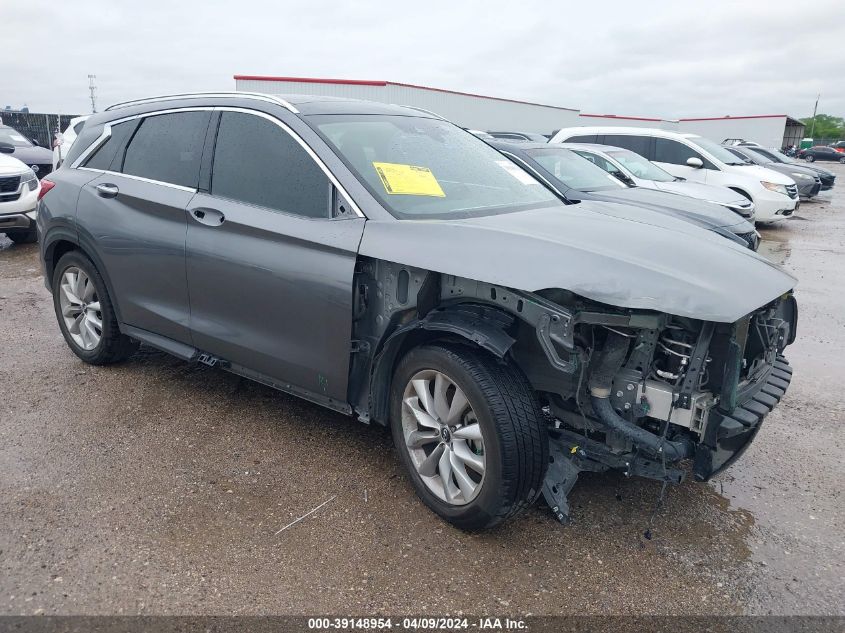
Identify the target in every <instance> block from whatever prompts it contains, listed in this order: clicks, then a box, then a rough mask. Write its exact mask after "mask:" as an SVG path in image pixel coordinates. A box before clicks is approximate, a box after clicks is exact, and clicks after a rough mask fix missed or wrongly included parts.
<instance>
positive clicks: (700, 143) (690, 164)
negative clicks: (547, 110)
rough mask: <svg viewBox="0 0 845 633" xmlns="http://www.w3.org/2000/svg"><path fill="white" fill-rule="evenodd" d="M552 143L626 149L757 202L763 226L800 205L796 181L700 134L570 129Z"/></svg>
mask: <svg viewBox="0 0 845 633" xmlns="http://www.w3.org/2000/svg"><path fill="white" fill-rule="evenodd" d="M551 142H552V143H565V142H568V143H599V144H601V145H613V146H614V147H624V148H625V149H629V150H631V151H632V152H635V153H637V154H639V155H640V156H644V157H645V158H647V159H648V160H650V161H652V162H654V163H657V165H658V166H660V167H662V168H663V169H665V170H666V171H668V172H669V173H670V174H672V175H673V176H679V177H681V178H686V179H687V180H690V181H692V182H702V183H706V184H708V185H720V186H723V187H728V188H730V189H733V190H734V191H737V192H739V193H741V194H742V195H744V196H745V197H746V198H748V199H749V200H751V201H752V202H753V203H754V209H755V219H756V221H757V222H778V221H782V220H785V219H786V218H788V217H789V216H791V215H792V213H793V212H794V211H795V208H796V206H797V204H798V187H797V186H796V184H795V181H794V180H792V179H791V178H787V177H786V176H784V175H783V174H779V173H777V172H775V171H772V170H770V169H765V168H763V167H758V166H756V165H748V164H747V163H745V162H744V161H742V160H740V159H739V158H737V157H736V156H734V155H733V154H731V153H730V152H729V151H728V150H727V149H725V148H724V147H722V146H721V145H719V144H717V143H714V142H713V141H709V140H707V139H706V138H703V137H701V136H697V135H695V134H678V133H677V132H669V131H667V130H659V129H649V128H628V127H608V126H606V127H572V128H564V129H562V130H560V131H559V132H558V133H557V134H555V135H554V137H552V140H551Z"/></svg>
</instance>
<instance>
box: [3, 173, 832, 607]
mask: <svg viewBox="0 0 845 633" xmlns="http://www.w3.org/2000/svg"><path fill="white" fill-rule="evenodd" d="M833 169H834V170H837V171H838V172H839V173H840V175H839V180H841V181H842V182H841V183H840V184H839V185H838V187H837V189H838V191H836V193H835V194H834V195H833V196H832V198H831V199H829V200H828V201H827V202H815V203H806V204H804V205H802V207H801V209H800V211H799V214H798V216H797V217H795V218H794V219H792V220H790V221H789V222H788V223H787V224H786V226H782V227H777V228H773V229H768V230H763V231H762V233H763V237H764V240H765V241H764V242H763V246H762V248H761V250H763V251H764V252H765V253H766V254H767V255H768V256H770V257H772V258H773V259H775V260H776V261H778V262H780V263H782V264H784V265H785V266H786V267H787V268H788V269H789V270H791V271H792V272H793V273H794V274H795V275H797V276H798V277H799V279H800V285H799V302H800V307H801V314H800V322H799V339H798V342H797V343H796V344H795V345H794V346H793V347H792V348H791V349H790V353H789V358H790V360H791V362H792V364H793V367H794V368H795V378H794V380H793V383H792V387H791V389H790V391H789V392H788V394H787V396H786V398H785V399H784V400H783V402H782V403H781V404H780V407H779V408H778V409H776V410H775V411H774V412H773V413H772V414H771V415H770V416H769V417H768V418H767V420H766V422H765V424H764V426H763V428H762V430H761V432H760V433H759V435H758V437H757V439H756V441H755V443H754V444H753V445H752V447H751V448H750V449H749V451H748V452H747V453H746V455H745V457H744V458H743V459H742V460H741V461H740V462H738V463H737V464H735V465H734V466H733V467H732V468H731V469H730V470H729V471H728V472H727V473H725V474H723V475H722V476H721V477H720V478H719V479H718V480H717V481H715V482H713V483H712V484H710V485H701V484H695V483H692V482H689V483H685V484H683V485H681V486H677V487H673V488H671V489H670V490H669V494H668V497H667V498H666V500H665V502H664V504H663V506H662V507H661V508H660V509H659V511H658V512H657V513H656V515H655V516H654V517H653V521H652V522H651V537H652V538H651V539H646V538H645V537H644V531H645V530H646V529H647V528H648V527H649V524H650V520H651V517H652V513H653V511H654V509H655V502H656V500H657V496H658V492H659V489H660V486H659V484H656V483H654V482H648V481H643V480H628V479H625V478H624V477H622V476H619V475H617V474H612V473H611V474H604V475H592V476H591V475H589V474H587V475H583V476H582V478H581V480H580V481H579V483H578V485H577V486H576V488H575V490H574V491H573V493H572V497H571V499H572V503H573V507H574V517H575V520H574V522H573V523H572V524H571V525H568V526H560V525H558V524H557V523H556V522H555V521H553V520H552V518H551V516H550V515H549V513H548V512H547V511H546V510H544V509H543V508H541V507H536V508H534V509H533V510H531V511H530V512H528V513H526V514H525V515H523V516H521V517H519V518H517V519H515V520H513V521H511V522H510V523H509V524H507V525H505V526H503V527H502V528H500V529H497V530H495V531H492V532H489V533H485V534H465V533H462V532H460V531H458V530H455V529H453V528H451V527H450V526H449V525H447V524H445V523H443V522H441V521H440V520H438V519H437V518H436V517H435V516H434V515H433V514H431V513H430V512H428V511H427V510H426V509H425V507H424V506H423V505H422V504H421V503H420V502H419V501H417V498H416V497H415V495H414V492H413V490H412V488H411V486H410V484H409V483H408V481H407V480H406V479H405V477H404V476H403V474H402V472H401V470H400V465H399V462H398V460H397V459H396V457H395V456H394V454H393V450H392V443H391V440H390V436H389V434H388V433H387V432H386V431H385V430H383V429H381V428H370V427H367V426H364V425H361V424H359V423H357V422H355V421H353V420H351V419H347V418H345V417H343V416H341V415H338V414H335V413H332V412H327V411H325V410H323V409H320V408H319V407H317V406H315V405H311V404H309V403H306V402H303V401H300V400H297V399H295V398H293V397H289V396H286V395H284V394H281V393H277V392H274V391H272V390H270V389H268V388H265V387H262V386H260V385H257V384H254V383H250V382H248V381H246V380H243V379H240V378H238V377H235V376H232V375H230V374H227V373H225V372H222V371H219V370H215V369H208V368H202V367H194V366H190V365H187V364H185V363H182V362H180V361H177V360H175V359H172V358H169V357H167V356H165V355H164V354H161V353H158V352H156V351H153V350H149V349H143V350H142V352H141V353H139V355H138V356H137V357H135V358H134V359H132V360H131V361H129V362H127V363H125V364H122V365H120V366H115V367H108V368H97V367H89V366H86V365H84V364H83V363H81V362H80V361H79V360H77V358H76V357H75V356H74V355H73V354H71V352H70V351H69V350H68V349H67V347H66V346H65V343H64V341H63V339H62V337H61V335H60V334H59V330H58V327H57V325H56V323H55V318H54V315H53V311H52V305H51V300H50V296H49V294H48V293H47V291H46V290H45V289H44V286H43V283H42V279H41V275H40V271H39V266H38V259H37V249H36V247H35V246H23V247H21V246H14V245H11V243H9V242H8V241H7V240H5V238H4V237H0V322H2V323H3V327H4V338H3V344H2V346H0V380H2V385H3V393H4V396H5V397H3V398H2V401H1V402H0V613H3V614H33V613H46V614H52V613H61V614H71V613H72V614H80V613H85V614H138V613H141V614H153V613H155V614H165V613H166V614H177V613H179V614H184V613H197V614H200V613H201V614H246V613H249V614H268V613H279V614H314V613H323V614H361V615H369V614H375V613H384V614H401V613H415V614H424V613H425V614H446V613H450V614H458V613H465V614H492V613H496V614H521V615H525V614H536V615H539V614H562V613H565V614H573V613H594V614H606V613H614V614H679V613H684V614H731V613H737V614H739V613H755V614H761V613H778V614H781V613H786V614H793V613H800V614H842V613H845V607H843V604H845V602H843V600H842V586H843V580H845V562H844V561H845V542H843V540H844V539H845V536H843V535H845V529H844V528H845V525H843V523H845V521H843V518H845V503H843V500H842V493H841V488H842V482H843V481H845V472H843V465H842V455H843V448H845V446H843V444H845V441H843V437H845V433H843V421H845V396H843V395H842V393H843V391H842V378H843V377H844V376H845V359H843V351H845V276H843V272H842V271H843V269H845V169H843V168H841V167H839V166H834V167H833ZM328 499H332V500H331V501H330V502H329V503H327V504H326V505H325V506H323V507H322V508H321V509H320V510H318V511H316V512H314V513H313V514H311V515H310V516H308V517H307V518H305V519H304V520H302V521H300V522H298V523H296V524H295V525H293V526H291V527H289V528H288V529H286V530H284V531H282V532H280V533H277V532H278V530H280V529H281V528H283V527H284V526H286V525H287V524H289V523H290V522H291V521H293V520H294V519H296V518H297V517H300V516H302V515H303V514H305V513H306V512H308V511H309V510H311V509H313V508H315V507H316V506H318V505H319V504H321V503H323V502H325V501H326V500H328Z"/></svg>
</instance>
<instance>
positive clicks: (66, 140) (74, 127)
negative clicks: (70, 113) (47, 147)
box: [53, 114, 91, 171]
mask: <svg viewBox="0 0 845 633" xmlns="http://www.w3.org/2000/svg"><path fill="white" fill-rule="evenodd" d="M90 116H91V115H90V114H86V115H85V116H78V117H75V118H73V119H71V120H70V123H68V126H67V128H65V131H64V132H62V133H61V134H59V135H58V136H57V137H56V142H55V143H54V147H53V171H56V170H57V169H58V168H59V166H61V164H62V163H63V162H64V160H65V156H67V153H68V150H69V149H70V146H71V145H73V142H74V141H75V140H76V137H77V136H79V133H80V132H81V131H82V127H83V125H85V120H86V119H87V118H88V117H90Z"/></svg>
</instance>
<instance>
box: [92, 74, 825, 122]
mask: <svg viewBox="0 0 845 633" xmlns="http://www.w3.org/2000/svg"><path fill="white" fill-rule="evenodd" d="M96 81H97V75H88V91H89V92H90V93H91V112H96V111H97V101H96V98H95V97H94V93H95V92H97V84H96ZM814 116H815V115H814Z"/></svg>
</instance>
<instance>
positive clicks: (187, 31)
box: [0, 0, 845, 118]
mask: <svg viewBox="0 0 845 633" xmlns="http://www.w3.org/2000/svg"><path fill="white" fill-rule="evenodd" d="M797 8H798V7H797V5H796V4H795V2H794V0H790V1H789V2H787V1H786V0H770V1H769V2H766V3H757V2H746V3H737V2H730V1H726V0H710V1H709V2H707V3H688V2H668V1H665V2H664V1H662V0H661V1H657V2H650V3H631V2H621V1H618V0H605V1H604V2H601V3H579V4H571V3H551V2H541V1H538V0H530V1H526V2H512V1H510V2H504V1H501V0H490V1H488V2H461V3H455V2H450V3H446V2H441V1H439V0H430V1H429V2H427V3H414V4H410V3H399V4H397V3H388V2H384V0H381V1H378V2H375V1H369V0H367V1H365V0H362V1H360V2H356V3H337V2H328V1H325V0H317V1H314V2H309V3H302V2H296V3H294V2H270V1H263V0H240V1H239V2H223V1H219V0H205V1H200V0H179V1H173V0H170V1H168V2H163V1H161V0H150V1H148V2H145V3H120V2H108V1H106V0H75V1H74V2H72V3H71V2H55V0H29V1H28V2H26V3H22V2H16V3H13V4H12V5H11V6H9V5H8V4H7V5H5V6H4V8H3V21H4V27H3V39H2V41H0V52H2V54H3V59H5V60H6V64H4V73H3V74H4V78H3V84H2V88H0V106H3V105H6V104H9V105H12V106H14V107H19V106H21V105H23V104H24V103H26V104H27V105H29V106H30V108H31V109H33V110H37V111H51V112H52V111H61V112H66V113H81V112H87V111H88V110H89V107H90V106H89V101H88V90H87V75H88V74H89V73H94V74H96V75H97V82H98V86H99V89H98V95H97V97H98V104H99V105H100V107H104V106H105V105H107V104H109V103H113V102H116V101H120V100H125V99H129V98H134V97H139V96H149V95H157V94H166V93H171V92H184V91H192V90H232V89H234V81H233V79H232V76H233V75H234V74H236V73H244V74H269V75H289V76H317V77H343V78H363V79H387V80H392V81H399V82H408V83H419V84H423V85H430V86H436V87H441V88H449V89H454V90H462V91H467V92H477V93H480V94H488V95H493V96H501V97H508V98H515V99H524V100H527V101H536V102H540V103H549V104H555V105H561V106H566V107H575V108H580V109H581V110H582V111H584V112H590V113H616V114H629V115H647V116H663V117H671V118H676V117H684V116H718V115H724V114H732V115H742V114H772V113H784V112H785V113H789V114H793V115H795V116H807V115H809V114H810V113H811V112H812V107H813V102H814V101H815V97H816V94H817V93H821V94H822V100H821V104H820V111H822V112H828V113H831V114H834V115H837V116H843V115H845V84H843V82H841V81H840V78H841V74H842V69H843V68H845V48H843V47H842V46H841V27H840V25H841V24H843V23H845V3H843V2H841V0H817V2H815V3H814V5H813V10H812V11H801V10H796V9H797Z"/></svg>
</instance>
